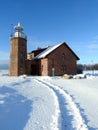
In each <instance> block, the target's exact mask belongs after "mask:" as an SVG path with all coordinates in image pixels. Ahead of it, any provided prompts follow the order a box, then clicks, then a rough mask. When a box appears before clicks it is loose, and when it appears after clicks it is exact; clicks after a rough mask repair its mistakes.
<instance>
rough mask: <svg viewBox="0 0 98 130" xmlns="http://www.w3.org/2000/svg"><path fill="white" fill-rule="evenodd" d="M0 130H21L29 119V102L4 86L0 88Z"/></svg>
mask: <svg viewBox="0 0 98 130" xmlns="http://www.w3.org/2000/svg"><path fill="white" fill-rule="evenodd" d="M0 95H1V98H0V130H22V129H23V128H24V127H25V125H26V122H27V121H28V118H29V113H30V110H31V107H30V106H31V101H30V100H27V99H26V98H25V97H23V96H21V95H19V94H18V93H17V92H16V91H15V90H13V89H11V88H7V87H6V86H4V87H2V88H0Z"/></svg>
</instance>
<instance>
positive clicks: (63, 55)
mask: <svg viewBox="0 0 98 130" xmlns="http://www.w3.org/2000/svg"><path fill="white" fill-rule="evenodd" d="M62 60H63V61H64V60H65V54H64V53H63V54H62Z"/></svg>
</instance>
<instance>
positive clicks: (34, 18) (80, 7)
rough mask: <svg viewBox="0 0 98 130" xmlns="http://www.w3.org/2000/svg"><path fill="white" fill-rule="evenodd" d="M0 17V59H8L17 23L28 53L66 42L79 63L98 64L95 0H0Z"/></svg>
mask: <svg viewBox="0 0 98 130" xmlns="http://www.w3.org/2000/svg"><path fill="white" fill-rule="evenodd" d="M0 18H1V19H0V43H1V45H0V61H2V62H3V61H5V60H9V52H10V34H11V32H12V31H13V29H12V27H13V26H14V25H17V23H18V22H20V23H21V25H22V26H23V27H24V32H25V34H26V35H27V37H28V52H29V51H32V50H34V49H36V48H37V47H46V46H49V45H54V44H57V43H59V42H64V41H65V42H66V43H67V44H68V45H69V46H70V47H71V48H72V50H73V51H74V52H75V53H76V54H77V55H78V56H79V57H80V61H78V63H82V64H91V63H98V0H8V1H6V0H1V1H0ZM12 25H13V26H12Z"/></svg>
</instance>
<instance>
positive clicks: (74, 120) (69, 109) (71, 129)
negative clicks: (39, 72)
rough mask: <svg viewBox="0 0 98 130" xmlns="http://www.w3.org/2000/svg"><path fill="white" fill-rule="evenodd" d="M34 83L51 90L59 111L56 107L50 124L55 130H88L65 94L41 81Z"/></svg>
mask: <svg viewBox="0 0 98 130" xmlns="http://www.w3.org/2000/svg"><path fill="white" fill-rule="evenodd" d="M36 81H38V82H39V83H40V84H43V85H45V86H46V87H48V88H49V89H51V90H52V91H53V93H54V95H55V97H56V98H55V99H56V100H57V101H56V102H58V104H59V111H58V106H57V107H56V108H57V110H56V114H55V117H54V118H53V122H52V123H51V124H52V125H53V124H55V126H54V127H55V130H65V129H66V130H88V128H87V126H86V124H85V122H84V120H83V119H82V116H81V114H80V111H79V109H78V107H77V105H76V104H75V103H74V101H73V100H72V97H71V96H70V95H69V94H68V93H67V92H65V91H64V90H63V89H61V88H59V87H58V86H55V85H53V84H50V83H47V82H45V81H43V80H41V79H40V80H39V79H36ZM56 104H57V103H56ZM57 124H58V125H57ZM56 127H57V128H56ZM51 130H53V127H51Z"/></svg>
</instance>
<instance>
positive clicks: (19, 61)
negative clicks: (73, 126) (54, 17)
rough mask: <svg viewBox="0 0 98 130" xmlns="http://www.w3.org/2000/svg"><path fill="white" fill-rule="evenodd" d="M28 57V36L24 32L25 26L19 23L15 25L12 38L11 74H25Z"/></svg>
mask: <svg viewBox="0 0 98 130" xmlns="http://www.w3.org/2000/svg"><path fill="white" fill-rule="evenodd" d="M26 59H27V38H26V35H25V34H24V33H23V27H22V26H21V25H20V23H18V25H17V26H15V27H14V33H13V34H12V35H11V38H10V68H9V75H10V76H19V75H22V74H25V72H26V70H25V64H26Z"/></svg>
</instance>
